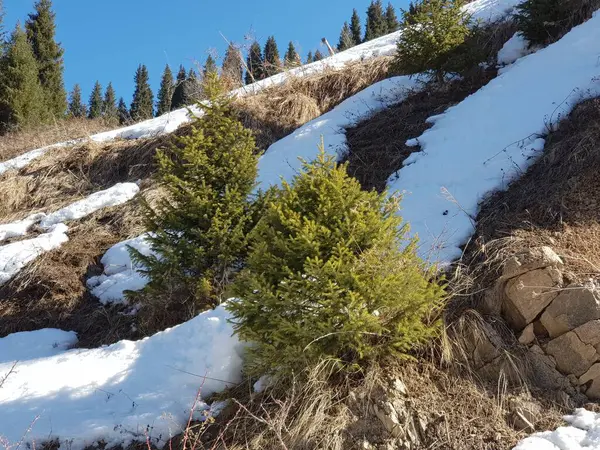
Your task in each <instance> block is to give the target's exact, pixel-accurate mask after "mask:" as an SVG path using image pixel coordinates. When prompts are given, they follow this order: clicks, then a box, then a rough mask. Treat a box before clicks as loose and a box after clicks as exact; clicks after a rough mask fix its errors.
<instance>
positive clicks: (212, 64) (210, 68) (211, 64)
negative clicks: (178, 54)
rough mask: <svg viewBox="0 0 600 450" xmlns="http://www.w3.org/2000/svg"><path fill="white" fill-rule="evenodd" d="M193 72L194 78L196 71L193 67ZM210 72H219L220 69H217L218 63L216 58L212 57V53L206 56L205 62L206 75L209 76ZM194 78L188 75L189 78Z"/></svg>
mask: <svg viewBox="0 0 600 450" xmlns="http://www.w3.org/2000/svg"><path fill="white" fill-rule="evenodd" d="M190 71H191V72H193V73H194V78H195V72H194V70H193V69H190ZM210 73H216V74H218V73H219V69H217V63H216V61H215V58H213V57H212V55H208V56H207V57H206V62H205V63H204V76H205V77H206V76H208V74H210ZM190 78H192V77H191V76H188V79H190Z"/></svg>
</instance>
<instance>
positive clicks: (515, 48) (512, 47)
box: [498, 32, 533, 66]
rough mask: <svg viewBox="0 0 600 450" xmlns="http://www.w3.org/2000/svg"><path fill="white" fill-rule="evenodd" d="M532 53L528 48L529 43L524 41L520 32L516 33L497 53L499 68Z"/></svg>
mask: <svg viewBox="0 0 600 450" xmlns="http://www.w3.org/2000/svg"><path fill="white" fill-rule="evenodd" d="M532 52H533V50H531V49H530V48H529V42H528V41H527V39H525V36H523V34H522V33H521V32H517V33H515V34H514V35H513V36H512V37H511V38H510V39H509V40H508V41H506V42H505V43H504V45H503V46H502V48H501V49H500V51H499V52H498V64H499V65H501V66H506V65H508V64H512V63H514V62H515V61H516V60H517V59H519V58H522V57H523V56H526V55H528V54H530V53H532Z"/></svg>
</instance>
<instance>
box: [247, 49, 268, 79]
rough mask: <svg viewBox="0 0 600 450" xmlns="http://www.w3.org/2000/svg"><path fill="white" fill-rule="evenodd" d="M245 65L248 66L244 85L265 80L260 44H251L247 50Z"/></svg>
mask: <svg viewBox="0 0 600 450" xmlns="http://www.w3.org/2000/svg"><path fill="white" fill-rule="evenodd" d="M246 65H247V66H248V67H247V69H248V70H247V71H246V84H251V83H254V82H255V81H260V80H264V79H265V76H266V74H265V61H264V59H263V54H262V49H261V48H260V44H259V43H258V42H256V41H254V42H253V43H252V45H251V46H250V50H248V57H247V58H246Z"/></svg>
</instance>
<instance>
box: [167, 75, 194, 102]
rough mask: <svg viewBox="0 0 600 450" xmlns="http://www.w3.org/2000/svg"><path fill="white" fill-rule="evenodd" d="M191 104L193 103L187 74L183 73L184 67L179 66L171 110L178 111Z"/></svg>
mask: <svg viewBox="0 0 600 450" xmlns="http://www.w3.org/2000/svg"><path fill="white" fill-rule="evenodd" d="M191 103H193V101H192V95H191V87H190V83H189V82H188V77H187V72H186V71H185V67H183V66H179V72H178V73H177V81H176V83H175V90H174V91H173V99H172V104H171V109H179V108H182V107H184V106H187V105H189V104H191Z"/></svg>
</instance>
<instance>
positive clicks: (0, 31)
mask: <svg viewBox="0 0 600 450" xmlns="http://www.w3.org/2000/svg"><path fill="white" fill-rule="evenodd" d="M5 16H6V12H5V11H4V0H0V56H1V55H3V54H4V51H5V50H6V30H5V28H4V18H5Z"/></svg>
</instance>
